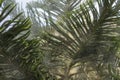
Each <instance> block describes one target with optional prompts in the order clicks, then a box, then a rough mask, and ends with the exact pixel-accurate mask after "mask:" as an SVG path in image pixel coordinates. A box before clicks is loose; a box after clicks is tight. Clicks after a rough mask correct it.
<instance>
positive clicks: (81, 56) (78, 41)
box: [44, 0, 120, 80]
mask: <svg viewBox="0 0 120 80" xmlns="http://www.w3.org/2000/svg"><path fill="white" fill-rule="evenodd" d="M96 5H98V6H96ZM119 5H120V3H119V1H118V0H96V2H95V3H94V2H93V1H92V0H88V1H86V2H85V3H83V4H81V5H80V8H79V9H77V10H75V11H73V12H72V13H71V14H70V15H67V16H66V15H65V16H63V17H61V18H60V20H59V21H58V22H57V23H56V22H54V20H53V21H52V20H51V26H52V27H53V28H54V30H55V31H54V34H51V33H48V34H47V36H45V37H44V39H45V40H46V41H47V42H48V46H49V48H50V50H49V53H51V55H56V54H58V55H57V57H56V58H55V59H57V58H58V57H61V55H63V56H64V57H66V58H69V59H70V60H71V62H70V63H69V65H68V66H69V67H68V68H70V69H71V68H72V67H74V65H75V64H77V63H79V62H80V63H81V62H84V63H85V64H87V62H90V61H92V62H93V63H94V62H95V61H96V62H95V63H96V64H95V65H96V69H97V67H98V69H99V67H104V68H103V70H106V65H108V63H109V62H110V61H112V60H114V57H115V54H116V52H117V51H118V41H119V32H117V29H119V26H118V25H117V24H116V21H118V20H119V18H120V17H119V16H118V14H119V10H120V6H119ZM56 50H57V51H56ZM59 50H60V51H61V52H59ZM55 51H56V52H55ZM64 51H65V52H64ZM64 62H65V61H64ZM68 62H69V61H68ZM101 64H103V65H102V66H100V65H101ZM94 67H95V66H94ZM68 70H69V69H68ZM69 72H70V71H68V73H67V76H68V75H69V74H70V73H69ZM98 73H99V71H98ZM103 73H104V72H103ZM101 74H102V72H101ZM107 74H108V73H106V75H107ZM56 75H57V74H56ZM75 75H76V73H75V74H73V77H74V76H75ZM104 76H105V75H104ZM100 77H101V79H102V77H103V76H100ZM71 78H72V77H70V75H69V77H68V78H67V79H66V80H70V79H71ZM106 78H108V77H107V76H106ZM106 78H104V79H105V80H106ZM64 79H65V77H64ZM80 79H81V78H80ZM86 79H87V77H86ZM102 80H103V79H102Z"/></svg>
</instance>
